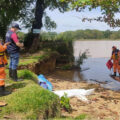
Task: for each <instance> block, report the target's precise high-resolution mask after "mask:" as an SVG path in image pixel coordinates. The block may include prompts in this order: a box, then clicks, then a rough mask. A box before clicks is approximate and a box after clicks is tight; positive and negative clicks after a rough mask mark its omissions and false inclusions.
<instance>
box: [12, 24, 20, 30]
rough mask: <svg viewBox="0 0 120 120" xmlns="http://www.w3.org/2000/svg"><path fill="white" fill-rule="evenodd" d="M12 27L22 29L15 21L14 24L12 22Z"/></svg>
mask: <svg viewBox="0 0 120 120" xmlns="http://www.w3.org/2000/svg"><path fill="white" fill-rule="evenodd" d="M12 27H13V28H17V29H19V30H21V28H20V27H19V25H18V24H17V23H13V24H12Z"/></svg>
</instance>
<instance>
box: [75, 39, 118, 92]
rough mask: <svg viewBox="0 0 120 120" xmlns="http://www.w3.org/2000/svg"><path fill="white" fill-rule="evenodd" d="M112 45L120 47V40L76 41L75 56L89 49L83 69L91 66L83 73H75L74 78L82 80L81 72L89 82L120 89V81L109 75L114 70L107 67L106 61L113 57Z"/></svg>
mask: <svg viewBox="0 0 120 120" xmlns="http://www.w3.org/2000/svg"><path fill="white" fill-rule="evenodd" d="M112 46H116V47H117V48H119V49H120V41H107V40H105V41H103V40H102V41H75V42H74V56H75V57H76V58H77V57H78V56H79V53H80V52H84V51H85V50H88V51H89V57H88V59H87V60H85V61H84V63H83V65H82V69H83V70H84V69H86V68H89V69H88V70H85V71H83V72H81V73H78V72H77V71H76V72H75V74H74V78H73V79H74V80H75V81H80V78H79V74H81V76H82V78H83V79H84V80H86V81H87V82H89V83H100V85H101V86H102V87H104V88H108V89H111V90H116V91H119V90H120V82H118V81H115V80H113V79H112V78H111V77H110V76H109V75H110V74H111V73H112V71H110V70H108V69H107V67H106V62H107V61H108V60H109V58H110V57H111V52H112V49H111V48H112Z"/></svg>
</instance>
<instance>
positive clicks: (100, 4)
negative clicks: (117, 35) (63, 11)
mask: <svg viewBox="0 0 120 120" xmlns="http://www.w3.org/2000/svg"><path fill="white" fill-rule="evenodd" d="M60 1H61V2H66V3H67V4H69V9H70V10H73V9H75V10H76V11H79V12H81V11H82V10H84V9H88V10H89V11H91V10H92V9H96V8H99V9H100V10H101V13H102V15H101V16H99V17H97V18H83V21H85V20H88V21H90V22H91V21H92V20H97V21H101V22H106V23H107V24H108V25H110V26H111V27H117V26H120V19H119V18H116V17H115V13H119V12H120V9H119V7H120V1H119V0H60Z"/></svg>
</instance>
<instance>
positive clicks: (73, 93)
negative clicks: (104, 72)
mask: <svg viewBox="0 0 120 120" xmlns="http://www.w3.org/2000/svg"><path fill="white" fill-rule="evenodd" d="M53 92H54V93H55V94H56V95H58V96H59V97H62V96H64V94H65V93H66V94H67V96H68V97H77V98H78V99H80V100H82V101H85V102H88V99H87V98H86V96H88V95H91V94H93V92H94V89H89V90H85V89H70V90H58V91H53Z"/></svg>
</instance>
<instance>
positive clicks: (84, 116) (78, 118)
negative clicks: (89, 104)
mask: <svg viewBox="0 0 120 120" xmlns="http://www.w3.org/2000/svg"><path fill="white" fill-rule="evenodd" d="M86 117H87V115H86V114H82V115H80V116H77V117H76V118H75V119H74V120H84V119H85V118H86Z"/></svg>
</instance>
